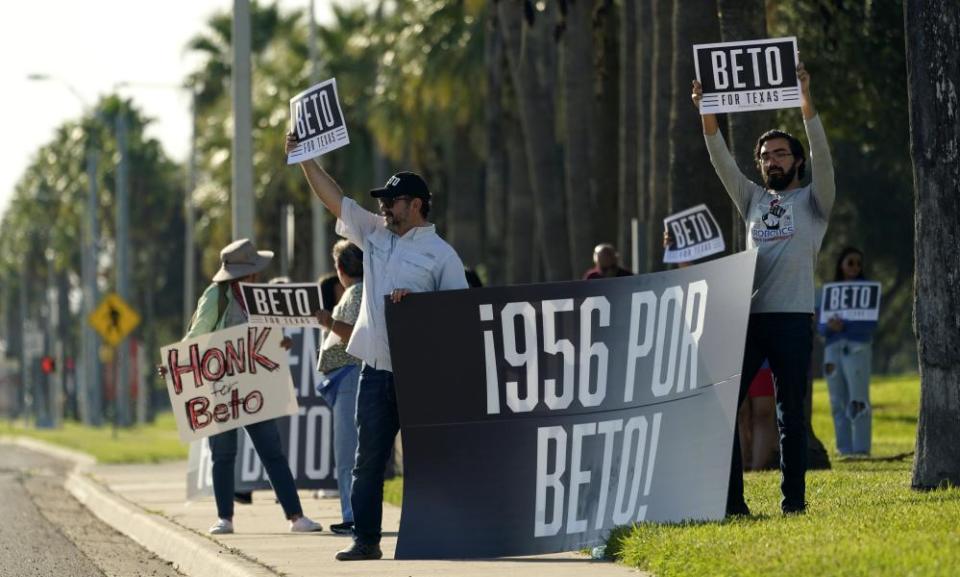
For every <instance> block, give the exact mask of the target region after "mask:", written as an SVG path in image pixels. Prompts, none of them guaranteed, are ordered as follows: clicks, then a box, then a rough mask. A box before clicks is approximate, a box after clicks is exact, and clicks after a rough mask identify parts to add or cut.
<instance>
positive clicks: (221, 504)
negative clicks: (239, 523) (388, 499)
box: [161, 238, 323, 535]
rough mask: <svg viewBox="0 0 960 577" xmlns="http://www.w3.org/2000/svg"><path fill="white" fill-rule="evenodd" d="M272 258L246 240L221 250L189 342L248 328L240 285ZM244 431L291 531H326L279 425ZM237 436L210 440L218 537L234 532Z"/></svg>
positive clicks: (214, 529)
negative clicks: (310, 512) (301, 488)
mask: <svg viewBox="0 0 960 577" xmlns="http://www.w3.org/2000/svg"><path fill="white" fill-rule="evenodd" d="M272 258H273V253H272V252H270V251H258V250H257V249H256V247H255V246H254V245H253V243H252V242H251V241H250V240H249V239H245V238H244V239H240V240H236V241H234V242H232V243H230V244H229V245H227V246H226V247H225V248H224V249H223V250H221V251H220V270H219V271H217V273H216V274H215V275H214V276H213V283H212V284H211V285H210V286H208V287H207V289H206V290H204V291H203V295H201V297H200V300H199V302H198V303H197V310H196V311H195V312H194V314H193V319H192V321H191V322H190V328H189V329H188V330H187V334H186V335H185V336H184V339H189V338H193V337H197V336H200V335H204V334H207V333H211V332H214V331H218V330H221V329H225V328H228V327H233V326H236V325H241V324H244V323H246V322H247V311H246V309H245V308H244V305H243V302H244V301H243V295H242V294H241V292H240V283H241V282H256V281H257V276H258V274H259V273H260V272H261V271H262V270H263V269H265V268H266V267H267V265H268V264H269V263H270V260H271V259H272ZM291 344H292V342H291V341H290V339H288V338H284V340H283V343H282V345H281V346H283V348H284V349H287V350H289V349H290V346H291ZM161 372H163V371H161ZM244 429H246V431H247V434H248V435H249V436H250V440H251V441H253V446H254V448H255V449H256V451H257V455H258V456H259V457H260V461H261V462H262V463H263V466H264V468H265V469H266V470H267V475H269V477H270V484H271V485H273V490H274V492H275V493H276V495H277V500H278V501H279V502H280V506H281V507H283V512H284V514H285V515H286V517H287V519H288V520H289V521H290V531H291V532H294V533H308V532H313V531H322V530H323V527H322V526H321V525H320V524H319V523H316V522H314V521H312V520H311V519H309V518H308V517H305V516H304V514H303V508H302V507H301V505H300V497H299V496H298V495H297V486H296V483H295V482H294V480H293V474H292V473H291V472H290V466H289V464H288V462H287V456H286V455H284V454H283V448H282V446H281V444H280V431H279V429H278V428H277V420H276V419H271V420H268V421H261V422H259V423H253V424H251V425H246V426H245V427H244ZM237 434H238V429H232V430H230V431H225V432H223V433H219V434H216V435H212V436H211V437H210V453H211V455H212V458H213V495H214V499H215V500H216V503H217V517H218V520H217V522H216V523H214V524H213V526H211V527H210V529H209V532H210V533H211V534H212V535H224V534H228V533H233V499H234V478H233V475H234V468H235V464H236V459H237Z"/></svg>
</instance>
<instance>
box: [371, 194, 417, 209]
mask: <svg viewBox="0 0 960 577" xmlns="http://www.w3.org/2000/svg"><path fill="white" fill-rule="evenodd" d="M410 198H411V197H409V196H394V197H391V198H381V199H379V200H380V205H381V206H383V208H393V205H394V204H395V203H396V202H397V201H398V200H410Z"/></svg>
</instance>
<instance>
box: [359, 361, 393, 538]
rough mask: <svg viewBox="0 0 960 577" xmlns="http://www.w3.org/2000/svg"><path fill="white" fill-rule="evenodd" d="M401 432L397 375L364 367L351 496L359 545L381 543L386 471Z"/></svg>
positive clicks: (362, 370)
mask: <svg viewBox="0 0 960 577" xmlns="http://www.w3.org/2000/svg"><path fill="white" fill-rule="evenodd" d="M399 430H400V415H399V413H398V412H397V390H396V388H395V387H394V384H393V373H391V372H390V371H383V370H378V369H375V368H373V367H370V366H367V365H366V364H364V365H363V368H362V369H361V371H360V390H359V392H358V394H357V441H358V443H357V462H356V465H355V466H354V468H353V490H352V492H351V493H350V503H351V505H352V506H353V521H354V526H353V538H354V540H355V541H357V542H358V543H361V544H364V545H373V544H378V543H380V526H381V523H382V521H383V477H384V471H385V469H386V466H387V460H389V459H390V455H391V454H392V453H393V441H394V439H396V437H397V431H399Z"/></svg>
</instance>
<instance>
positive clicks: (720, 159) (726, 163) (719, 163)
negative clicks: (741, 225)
mask: <svg viewBox="0 0 960 577" xmlns="http://www.w3.org/2000/svg"><path fill="white" fill-rule="evenodd" d="M702 96H703V87H702V86H701V85H700V82H698V81H696V80H694V81H693V88H692V93H691V94H690V98H691V99H692V100H693V105H694V106H696V107H697V109H698V110H699V108H700V99H701V98H702ZM700 118H701V120H702V122H703V138H704V140H706V142H707V152H709V153H710V162H711V164H713V168H714V169H715V170H716V171H717V176H719V177H720V182H722V183H723V188H724V189H725V190H726V191H727V194H728V195H729V196H730V199H731V200H733V202H734V204H735V205H736V206H737V210H738V211H740V215H741V216H744V215H746V214H747V208H748V207H749V205H750V199H751V198H752V196H753V192H754V190H755V189H757V188H759V186H758V185H757V184H756V183H754V182H752V181H751V180H750V179H749V178H747V177H746V176H745V175H744V174H743V173H742V172H741V171H740V167H739V166H737V161H736V160H735V159H734V158H733V155H732V154H730V150H729V149H728V148H727V143H726V142H724V140H723V134H721V133H720V126H719V125H718V123H717V116H716V115H715V114H701V115H700Z"/></svg>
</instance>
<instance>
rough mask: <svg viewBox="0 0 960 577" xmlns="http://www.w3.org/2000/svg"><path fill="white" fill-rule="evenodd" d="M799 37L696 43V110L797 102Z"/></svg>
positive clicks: (761, 107) (746, 108) (706, 111)
mask: <svg viewBox="0 0 960 577" xmlns="http://www.w3.org/2000/svg"><path fill="white" fill-rule="evenodd" d="M796 55H797V39H796V38H794V37H792V36H791V37H787V38H770V39H766V40H747V41H742V42H719V43H715V44H695V45H694V47H693V59H694V64H695V65H696V69H697V80H698V81H700V85H701V86H702V87H703V98H702V99H701V100H700V114H716V113H719V112H745V111H751V110H773V109H777V108H796V107H799V106H800V81H799V80H798V79H797V56H796Z"/></svg>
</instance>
